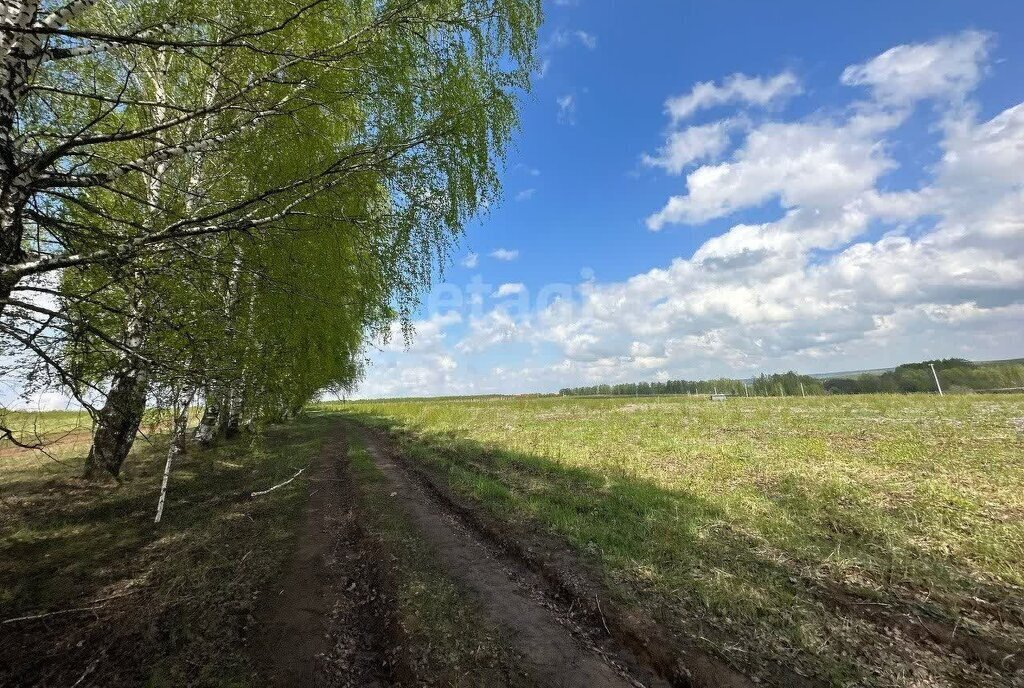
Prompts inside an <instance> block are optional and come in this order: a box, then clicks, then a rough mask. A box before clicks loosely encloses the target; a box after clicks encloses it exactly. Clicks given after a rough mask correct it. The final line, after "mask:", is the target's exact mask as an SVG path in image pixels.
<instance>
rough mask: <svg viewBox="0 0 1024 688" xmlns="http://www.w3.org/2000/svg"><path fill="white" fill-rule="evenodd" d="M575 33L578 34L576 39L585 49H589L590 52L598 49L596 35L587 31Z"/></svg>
mask: <svg viewBox="0 0 1024 688" xmlns="http://www.w3.org/2000/svg"><path fill="white" fill-rule="evenodd" d="M575 33H576V39H577V40H578V41H579V42H580V44H581V45H583V46H584V47H585V48H589V49H590V50H593V49H594V48H596V47H597V36H595V35H594V34H592V33H587V32H586V31H576V32H575Z"/></svg>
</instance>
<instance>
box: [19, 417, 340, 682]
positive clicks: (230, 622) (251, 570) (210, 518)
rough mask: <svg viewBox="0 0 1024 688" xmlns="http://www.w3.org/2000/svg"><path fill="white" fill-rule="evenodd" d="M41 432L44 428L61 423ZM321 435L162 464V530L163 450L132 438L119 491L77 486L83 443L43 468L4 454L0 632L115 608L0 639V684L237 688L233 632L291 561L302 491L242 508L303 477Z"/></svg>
mask: <svg viewBox="0 0 1024 688" xmlns="http://www.w3.org/2000/svg"><path fill="white" fill-rule="evenodd" d="M44 419H45V421H46V423H47V424H48V425H49V426H50V427H53V426H54V425H55V424H56V421H58V420H59V419H60V418H59V417H57V418H53V417H50V416H49V414H46V415H45V418H44ZM323 423H324V421H322V420H320V421H318V420H317V419H305V420H303V421H302V422H300V423H296V424H293V425H290V426H287V427H275V428H271V429H270V430H269V431H268V432H267V433H266V435H265V436H263V437H261V438H252V437H246V438H242V439H240V440H239V441H236V442H231V443H225V444H223V445H221V446H218V447H216V448H214V449H211V450H207V451H203V450H199V449H194V450H192V451H190V452H189V454H187V455H186V456H185V457H183V458H182V460H181V461H180V462H179V463H178V464H177V465H176V466H175V469H174V472H173V474H172V477H171V483H170V489H169V494H168V501H167V506H166V509H165V512H164V519H163V523H161V524H160V525H155V524H153V522H152V521H153V515H154V511H155V509H156V502H157V497H158V490H159V481H160V477H161V474H162V470H163V462H164V458H165V452H166V438H165V437H163V436H159V435H157V436H155V437H153V441H152V443H148V442H146V441H145V440H143V439H141V438H140V439H139V440H138V441H137V442H136V447H135V449H134V450H133V453H132V455H131V456H130V457H129V459H128V461H127V462H126V465H125V471H124V475H123V482H121V483H120V484H117V485H114V484H109V483H108V484H95V483H89V482H86V481H83V480H81V479H80V477H79V476H80V475H81V471H82V463H83V457H84V455H85V453H86V451H87V450H88V438H87V437H86V438H84V439H83V440H82V441H80V442H74V443H68V444H60V445H59V446H57V447H56V448H55V449H54V452H55V453H54V458H52V459H51V458H48V457H45V456H42V455H40V454H38V453H33V452H25V451H14V450H11V449H10V448H8V450H7V451H6V453H5V455H4V457H3V458H2V459H0V619H7V618H12V617H17V616H23V615H29V614H34V613H45V612H50V611H57V610H66V609H74V608H79V607H84V606H92V602H93V601H95V600H103V599H105V598H108V597H114V599H112V600H110V601H108V602H104V603H102V604H101V605H100V609H99V610H98V611H96V612H95V613H91V612H90V613H73V614H68V615H58V616H55V617H51V618H50V619H49V620H47V621H46V622H16V623H14V624H9V625H3V626H0V635H2V637H3V641H2V642H0V667H4V668H3V669H2V670H0V683H4V682H5V680H6V681H10V682H11V683H12V685H16V684H26V685H37V684H46V685H71V684H73V683H74V681H75V680H77V679H78V678H79V677H80V676H82V675H83V672H86V671H87V670H88V675H87V678H88V680H87V681H84V682H83V683H86V684H88V685H143V684H145V685H150V686H172V685H174V686H176V685H197V686H198V685H209V686H224V685H245V684H247V683H248V681H249V679H250V677H251V671H252V669H251V667H250V666H249V659H248V655H247V652H246V650H245V647H244V642H243V638H244V632H245V627H246V625H247V624H248V623H249V621H250V619H251V618H252V616H253V615H254V614H255V609H256V604H257V600H258V596H259V593H260V591H261V590H262V589H263V587H264V586H265V585H266V583H267V582H268V581H269V580H271V579H272V578H273V577H274V576H276V575H277V572H278V569H279V567H280V565H281V562H282V561H283V560H284V558H285V557H286V556H287V554H288V552H289V549H290V546H291V543H292V542H293V540H294V537H295V524H296V521H297V519H298V517H299V515H300V514H301V511H302V506H303V504H304V503H305V495H306V483H305V480H304V478H300V479H299V480H296V481H295V482H294V483H293V484H291V485H289V487H288V488H285V489H281V490H276V491H274V492H272V493H270V494H267V495H264V496H262V497H260V498H258V499H250V498H249V497H248V495H249V493H250V492H251V491H253V490H256V489H262V488H266V487H268V486H271V485H274V484H276V483H277V482H280V481H281V480H283V479H285V478H287V477H289V476H290V475H292V474H293V473H294V472H295V470H296V469H297V468H299V467H301V466H304V465H306V464H307V463H308V462H309V460H310V458H311V456H312V455H313V454H314V453H316V452H318V451H319V449H320V445H321V435H322V433H323V431H324V426H323ZM90 667H91V668H90ZM7 672H9V673H7Z"/></svg>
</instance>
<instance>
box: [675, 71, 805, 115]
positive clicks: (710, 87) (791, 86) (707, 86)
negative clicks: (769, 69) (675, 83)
mask: <svg viewBox="0 0 1024 688" xmlns="http://www.w3.org/2000/svg"><path fill="white" fill-rule="evenodd" d="M800 92H801V86H800V80H799V79H798V78H797V76H796V75H795V74H793V73H792V72H788V71H786V72H781V73H779V74H776V75H775V76H773V77H767V78H765V77H758V76H747V75H746V74H738V73H737V74H733V75H732V76H729V77H726V78H725V79H724V80H723V81H722V83H721V84H716V83H715V82H713V81H702V82H699V83H697V84H694V86H693V88H692V89H691V90H690V92H689V93H686V94H684V95H680V96H673V97H671V98H669V99H668V100H667V101H665V110H666V111H667V112H668V114H669V116H671V117H672V120H673V121H676V122H678V121H679V120H683V119H686V118H688V117H690V116H691V115H693V114H694V113H696V112H698V111H700V110H706V109H707V108H711V107H715V106H718V105H724V104H726V103H731V102H740V103H745V104H749V105H758V106H761V107H765V106H769V105H772V104H775V103H778V102H780V101H782V100H784V99H786V98H789V97H791V96H794V95H797V94H799V93H800Z"/></svg>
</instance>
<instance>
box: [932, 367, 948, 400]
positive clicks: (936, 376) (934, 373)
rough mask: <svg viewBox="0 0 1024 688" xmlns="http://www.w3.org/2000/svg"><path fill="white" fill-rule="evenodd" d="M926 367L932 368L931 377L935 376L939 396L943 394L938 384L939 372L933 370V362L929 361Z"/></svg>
mask: <svg viewBox="0 0 1024 688" xmlns="http://www.w3.org/2000/svg"><path fill="white" fill-rule="evenodd" d="M928 367H930V368H931V369H932V377H934V378H935V388H936V389H938V390H939V396H940V397H941V396H945V395H944V394H943V393H942V385H940V384H939V374H938V373H936V372H935V364H934V363H929V364H928Z"/></svg>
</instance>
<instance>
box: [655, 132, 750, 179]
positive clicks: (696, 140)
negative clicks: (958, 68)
mask: <svg viewBox="0 0 1024 688" xmlns="http://www.w3.org/2000/svg"><path fill="white" fill-rule="evenodd" d="M732 127H733V122H732V120H722V121H718V122H712V123H710V124H701V125H697V126H692V127H687V128H686V129H682V130H679V131H673V132H670V133H669V135H668V140H667V141H666V142H665V145H664V146H663V147H662V148H661V150H659V151H658V154H657V155H647V154H645V155H644V156H643V158H642V160H643V163H644V164H645V165H648V166H650V167H661V168H663V169H664V170H666V171H667V172H670V173H672V174H680V173H681V172H682V171H683V168H685V167H686V166H687V165H689V164H690V163H693V162H696V161H698V160H704V159H715V158H717V157H718V156H719V155H721V154H722V153H723V152H724V151H725V149H726V148H728V147H729V130H730V129H731V128H732Z"/></svg>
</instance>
